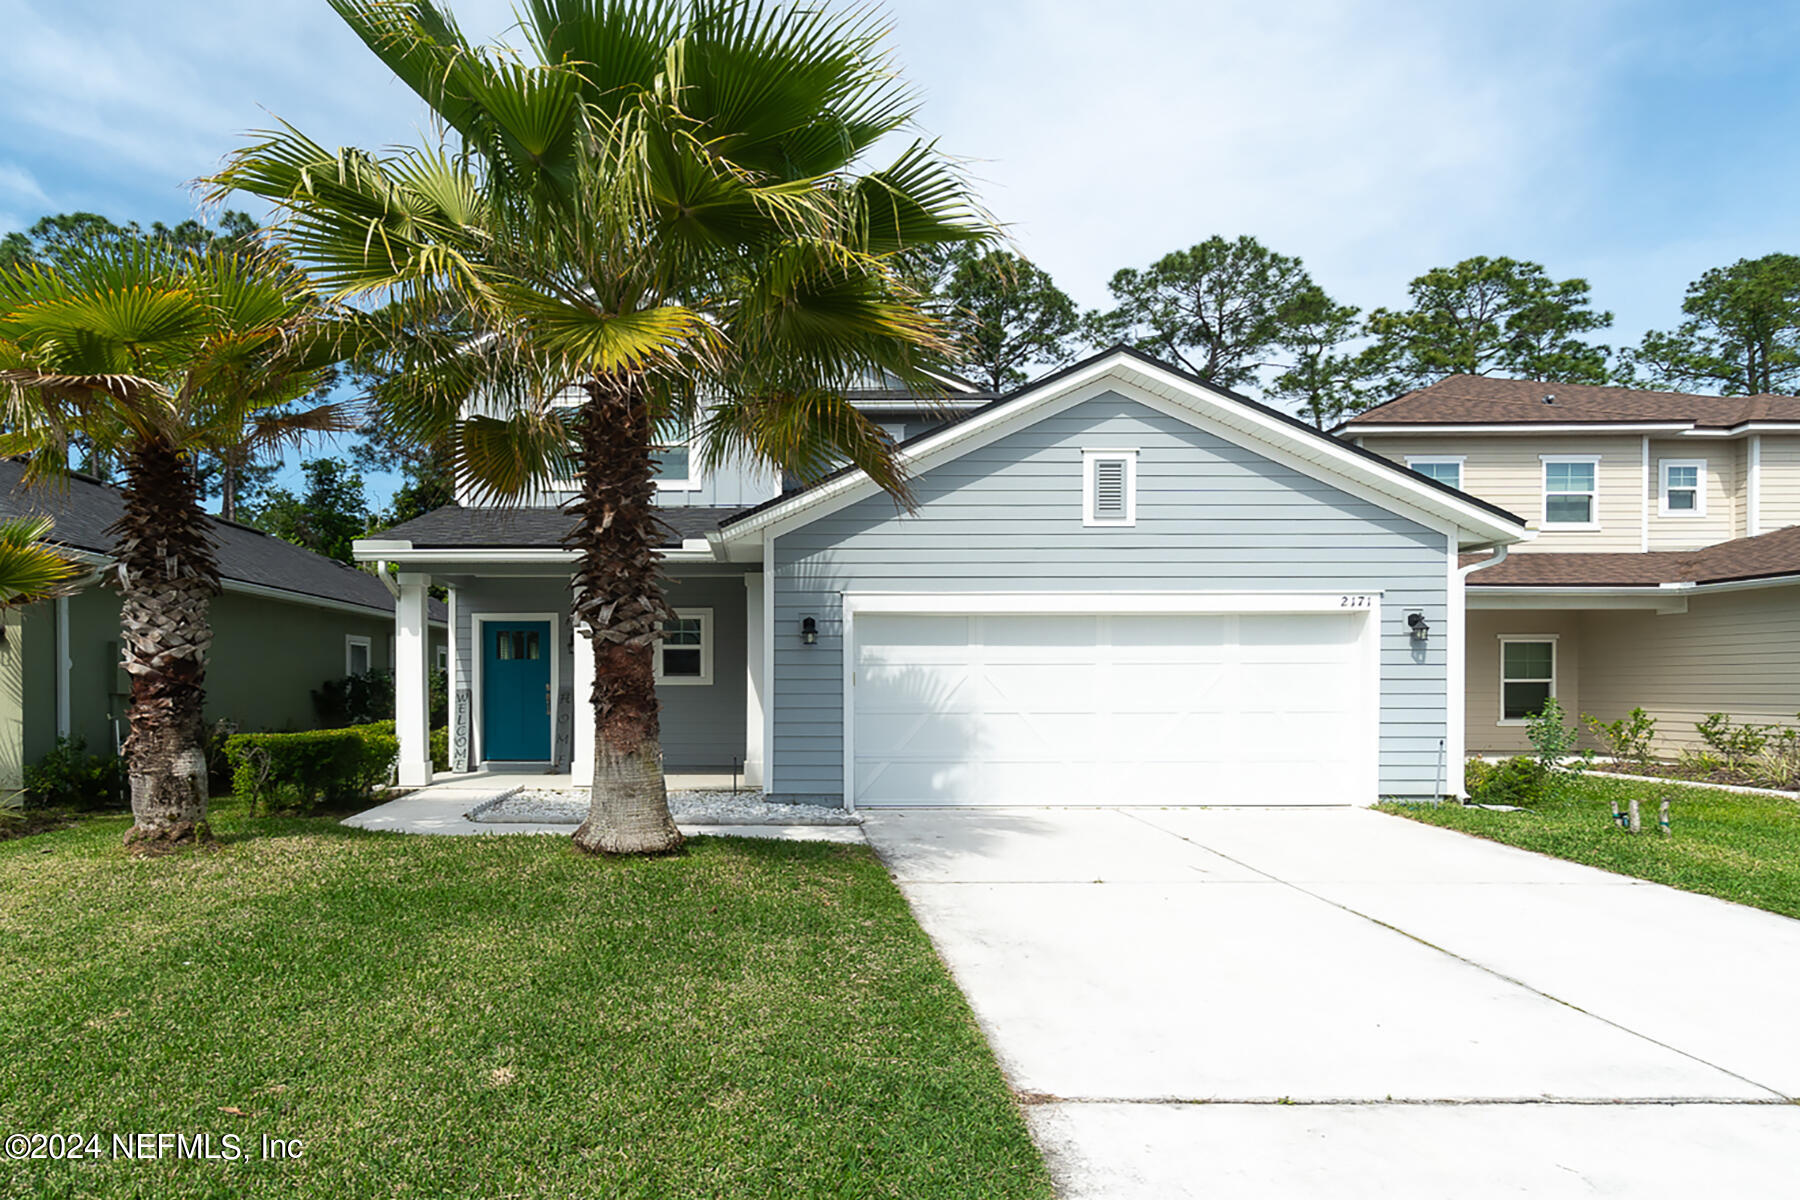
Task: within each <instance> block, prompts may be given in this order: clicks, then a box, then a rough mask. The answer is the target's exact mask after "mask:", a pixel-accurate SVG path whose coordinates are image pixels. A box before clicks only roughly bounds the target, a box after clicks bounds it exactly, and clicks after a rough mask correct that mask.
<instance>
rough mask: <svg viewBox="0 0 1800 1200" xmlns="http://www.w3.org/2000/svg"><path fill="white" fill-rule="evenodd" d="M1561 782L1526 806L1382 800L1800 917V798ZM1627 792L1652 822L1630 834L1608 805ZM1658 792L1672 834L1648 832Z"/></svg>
mask: <svg viewBox="0 0 1800 1200" xmlns="http://www.w3.org/2000/svg"><path fill="white" fill-rule="evenodd" d="M1567 790H1568V796H1567V797H1566V798H1565V799H1563V800H1560V801H1545V802H1543V803H1542V804H1540V805H1538V806H1537V807H1536V808H1533V809H1530V810H1528V811H1525V812H1510V813H1509V812H1489V811H1487V810H1486V809H1480V808H1467V807H1463V806H1460V805H1450V804H1446V805H1430V804H1384V805H1382V806H1381V808H1382V809H1383V810H1384V811H1386V812H1391V813H1398V814H1400V815H1401V816H1405V817H1411V818H1412V819H1413V820H1415V821H1423V822H1425V823H1426V824H1428V825H1442V826H1444V827H1446V828H1448V829H1460V830H1462V831H1463V832H1464V833H1472V834H1475V835H1476V836H1478V837H1485V838H1492V839H1493V840H1494V841H1497V842H1505V843H1506V844H1507V845H1509V846H1519V847H1521V848H1523V849H1526V850H1537V851H1540V852H1541V853H1544V854H1554V855H1555V856H1556V857H1558V858H1566V859H1570V860H1572V861H1574V862H1579V863H1587V864H1588V865H1590V866H1595V867H1602V868H1604V869H1606V870H1608V871H1617V872H1619V873H1620V874H1622V875H1635V876H1637V877H1638V878H1640V879H1652V880H1655V881H1656V882H1658V883H1666V884H1668V885H1670V886H1671V887H1678V888H1685V889H1687V890H1688V891H1690V892H1705V893H1706V894H1707V895H1709V896H1719V897H1722V898H1723V899H1726V900H1735V901H1737V902H1738V903H1739V904H1750V905H1754V906H1755V907H1757V908H1766V909H1768V910H1769V911H1770V912H1775V913H1781V914H1783V915H1784V916H1789V917H1800V804H1796V803H1795V802H1794V801H1792V800H1788V799H1785V798H1782V797H1776V796H1745V795H1738V794H1736V793H1733V792H1724V791H1716V790H1714V789H1711V788H1692V787H1679V786H1671V785H1665V784H1653V783H1633V782H1630V781H1627V780H1617V779H1607V778H1605V777H1604V776H1598V775H1596V776H1587V777H1583V778H1581V779H1579V780H1575V781H1572V782H1571V784H1570V785H1569V787H1568V789H1567ZM1632 796H1636V797H1637V798H1638V805H1639V807H1640V810H1641V811H1642V813H1643V819H1644V824H1645V826H1646V828H1648V829H1650V830H1652V831H1651V832H1647V833H1643V834H1639V835H1638V836H1636V837H1633V836H1631V835H1630V834H1628V833H1625V832H1623V831H1622V830H1620V829H1618V828H1616V827H1614V826H1613V825H1612V821H1611V808H1610V805H1609V802H1610V801H1611V800H1613V799H1617V800H1618V802H1619V807H1620V808H1621V809H1623V808H1625V806H1626V803H1627V801H1628V800H1629V799H1630V797H1632ZM1664 796H1667V797H1669V798H1670V800H1671V813H1672V817H1671V820H1670V824H1671V826H1672V827H1673V830H1674V833H1673V834H1672V835H1671V836H1669V837H1663V836H1662V835H1661V834H1658V833H1656V832H1654V827H1655V824H1656V810H1657V806H1658V805H1659V804H1660V803H1661V802H1662V799H1663V797H1664Z"/></svg>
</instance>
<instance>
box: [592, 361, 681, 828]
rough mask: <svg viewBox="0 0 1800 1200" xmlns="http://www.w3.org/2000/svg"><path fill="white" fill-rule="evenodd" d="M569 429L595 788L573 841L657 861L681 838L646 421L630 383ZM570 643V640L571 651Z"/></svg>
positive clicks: (596, 399)
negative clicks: (669, 754) (588, 649)
mask: <svg viewBox="0 0 1800 1200" xmlns="http://www.w3.org/2000/svg"><path fill="white" fill-rule="evenodd" d="M587 391H588V399H587V403H586V404H584V405H583V406H582V409H581V415H580V418H579V422H580V423H579V426H578V428H577V439H578V445H579V457H580V469H581V495H580V497H579V498H578V499H577V500H576V501H575V504H574V506H573V507H574V511H575V513H576V516H577V521H576V526H575V529H574V530H573V532H571V533H570V535H569V538H570V543H571V544H572V545H573V546H574V547H575V549H576V550H577V551H579V553H580V561H579V563H578V565H577V566H576V571H575V621H576V624H577V625H578V626H580V625H586V626H587V627H588V628H589V629H590V630H592V635H593V652H594V691H593V703H594V725H595V729H594V780H593V793H592V798H591V799H590V801H589V804H588V815H587V820H585V821H583V822H582V823H581V828H579V829H577V830H576V831H575V845H576V846H577V847H579V848H580V849H582V850H585V851H587V852H589V853H590V854H593V853H600V854H666V853H669V852H670V851H674V850H679V849H680V848H681V844H682V837H681V831H680V830H679V829H677V828H675V820H674V818H673V817H671V816H670V815H669V797H668V792H667V791H666V790H665V788H664V784H663V760H662V728H661V721H660V711H659V708H658V706H657V700H656V671H655V666H654V662H653V657H652V656H653V653H654V649H655V646H656V639H657V638H658V637H660V636H661V633H662V622H663V621H664V620H666V619H667V618H669V617H671V616H673V615H674V614H673V612H672V611H671V610H670V608H669V602H668V600H667V599H666V598H665V597H664V595H663V589H662V570H661V566H662V553H661V551H660V550H658V549H657V547H658V546H660V545H661V544H662V540H663V537H662V535H663V525H662V521H661V520H660V519H659V518H658V517H657V515H656V505H655V503H654V501H655V497H656V478H655V475H654V473H653V471H652V467H651V461H650V448H651V442H650V432H651V429H650V415H649V410H648V407H647V406H646V404H645V401H644V397H643V395H642V392H641V389H640V388H639V387H638V386H637V385H636V384H635V382H634V381H632V380H629V379H619V378H614V379H605V380H599V381H596V382H594V383H592V384H589V385H588V388H587ZM579 644H580V640H579V639H577V646H579Z"/></svg>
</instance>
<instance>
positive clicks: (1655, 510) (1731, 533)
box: [1640, 438, 1744, 550]
mask: <svg viewBox="0 0 1800 1200" xmlns="http://www.w3.org/2000/svg"><path fill="white" fill-rule="evenodd" d="M1743 452H1744V443H1742V442H1703V441H1698V440H1697V439H1694V438H1688V439H1686V440H1683V441H1658V440H1652V441H1651V443H1650V486H1649V491H1648V492H1647V494H1646V496H1647V499H1648V500H1649V504H1650V549H1652V550H1695V549H1698V548H1699V547H1701V546H1711V545H1715V544H1716V543H1719V542H1729V541H1730V540H1731V539H1732V538H1735V537H1742V536H1744V534H1743V490H1742V488H1743V474H1742V472H1741V471H1740V469H1739V467H1738V462H1739V458H1740V456H1741V455H1742V454H1743ZM1640 453H1641V451H1640ZM1668 459H1680V460H1684V461H1699V462H1704V463H1705V464H1706V515H1705V516H1704V517H1665V516H1661V515H1660V513H1659V508H1660V504H1659V501H1660V499H1661V491H1662V464H1663V462H1664V461H1665V460H1668Z"/></svg>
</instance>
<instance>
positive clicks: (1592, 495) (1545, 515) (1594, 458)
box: [1538, 454, 1600, 533]
mask: <svg viewBox="0 0 1800 1200" xmlns="http://www.w3.org/2000/svg"><path fill="white" fill-rule="evenodd" d="M1538 462H1539V464H1540V465H1539V467H1538V490H1539V492H1540V494H1541V495H1542V498H1543V499H1542V507H1541V508H1540V509H1539V512H1538V526H1539V528H1542V529H1558V530H1563V531H1565V532H1571V533H1579V532H1593V531H1597V530H1598V529H1599V528H1600V456H1599V455H1598V454H1540V455H1538ZM1551 463H1591V464H1593V467H1594V488H1593V490H1592V491H1590V492H1558V493H1556V494H1557V495H1559V496H1583V495H1585V496H1586V497H1588V518H1589V519H1588V520H1586V521H1552V520H1551V519H1550V464H1551Z"/></svg>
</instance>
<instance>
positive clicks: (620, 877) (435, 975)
mask: <svg viewBox="0 0 1800 1200" xmlns="http://www.w3.org/2000/svg"><path fill="white" fill-rule="evenodd" d="M125 826H126V822H125V821H124V820H123V819H112V818H106V819H88V820H85V821H83V822H82V823H81V824H80V825H78V826H77V827H75V828H71V829H64V830H60V831H56V832H51V833H45V834H39V835H37V836H33V837H28V838H21V839H18V840H15V841H9V842H4V843H0V1133H14V1132H18V1131H34V1130H41V1131H45V1132H62V1133H76V1132H79V1133H81V1134H84V1135H85V1134H91V1133H99V1134H101V1135H103V1141H106V1142H107V1149H108V1152H109V1153H110V1149H111V1145H110V1135H112V1134H114V1133H120V1134H135V1133H164V1132H167V1133H186V1134H195V1133H208V1132H210V1133H212V1134H214V1135H215V1146H217V1145H220V1144H222V1137H223V1135H225V1134H228V1133H230V1134H236V1135H238V1137H239V1138H240V1139H242V1140H241V1143H240V1145H241V1146H242V1147H244V1148H245V1149H246V1150H249V1151H251V1153H250V1154H249V1155H248V1160H247V1161H243V1162H239V1163H235V1164H228V1163H221V1162H180V1161H173V1160H166V1161H162V1162H135V1163H133V1162H123V1161H101V1162H89V1163H81V1164H78V1165H71V1164H67V1163H56V1164H48V1163H41V1162H25V1163H20V1162H8V1163H5V1164H4V1165H0V1196H8V1197H13V1196H33V1197H36V1196H58V1197H60V1196H80V1197H90V1196H134V1197H136V1196H141V1197H146V1198H150V1197H154V1198H156V1200H164V1198H174V1197H201V1196H205V1197H213V1196H217V1197H239V1196H316V1197H331V1198H332V1200H363V1198H365V1197H377V1196H411V1197H439V1196H454V1197H539V1196H542V1197H559V1198H565V1197H566V1198H583V1200H585V1198H590V1197H591V1198H599V1197H646V1198H655V1200H672V1198H675V1197H690V1196H691V1197H701V1196H704V1197H731V1198H736V1197H759V1196H768V1197H794V1196H830V1197H856V1196H893V1197H906V1198H909V1200H912V1198H918V1197H958V1198H965V1197H983V1198H989V1197H994V1198H999V1197H1049V1196H1050V1195H1051V1189H1050V1184H1049V1182H1048V1178H1047V1176H1046V1174H1045V1171H1044V1167H1043V1164H1042V1162H1041V1161H1040V1159H1039V1157H1038V1155H1037V1152H1036V1150H1035V1149H1034V1148H1033V1146H1032V1144H1031V1141H1030V1139H1029V1137H1028V1136H1027V1133H1026V1130H1025V1125H1024V1122H1023V1119H1022V1118H1021V1116H1020V1113H1019V1110H1018V1108H1017V1106H1016V1105H1015V1103H1014V1101H1013V1098H1012V1096H1011V1095H1010V1094H1009V1092H1008V1091H1007V1088H1006V1085H1005V1083H1004V1081H1003V1080H1002V1078H1001V1076H1000V1073H999V1071H998V1069H997V1068H996V1066H995V1064H994V1061H993V1058H992V1056H991V1054H990V1053H989V1051H988V1049H987V1046H986V1043H985V1042H984V1041H983V1040H982V1037H981V1034H980V1031H979V1030H978V1029H977V1027H976V1025H975V1022H974V1020H973V1019H972V1017H971V1015H970V1013H969V1011H968V1008H967V1006H966V1005H965V1004H964V1002H963V999H962V997H961V995H960V994H959V993H958V992H957V990H956V988H955V986H954V985H953V984H952V982H951V980H950V978H949V976H948V975H947V974H946V972H945V970H944V968H943V965H942V964H941V963H940V962H939V961H938V959H937V957H936V955H935V953H934V952H933V950H932V948H931V945H930V943H929V942H928V941H927V939H926V937H925V935H924V933H923V932H922V931H921V930H920V929H919V927H918V925H917V924H916V923H915V922H914V921H913V919H912V917H911V915H910V913H909V912H908V910H907V907H906V904H905V901H904V900H903V899H902V898H901V896H900V894H899V893H898V891H897V890H896V889H895V888H894V886H893V884H892V883H891V881H890V880H889V879H888V877H887V875H886V873H885V872H884V871H883V870H882V868H881V867H880V865H879V864H878V863H877V861H876V860H875V858H874V856H873V855H872V854H871V853H870V852H869V851H867V850H866V849H864V848H862V847H846V846H832V845H823V844H792V843H779V842H749V841H738V840H724V839H702V840H698V841H696V842H694V843H692V844H691V849H690V851H689V852H688V853H687V854H685V855H683V856H680V857H676V858H669V859H659V860H645V861H603V860H594V859H587V858H582V857H578V856H577V855H576V854H575V853H574V852H573V851H572V850H571V849H570V847H569V845H568V843H567V841H566V839H562V838H537V837H491V838H452V837H443V838H437V837H401V836H396V835H384V834H371V833H365V832H361V831H356V830H350V829H345V828H342V827H339V826H337V825H335V824H332V823H330V822H328V821H324V820H300V819H279V818H277V819H269V818H262V819H248V818H245V817H244V816H242V815H241V814H235V813H233V812H230V811H225V812H222V813H220V814H219V815H218V817H217V819H216V822H215V827H216V828H217V829H218V831H219V833H220V835H221V838H222V841H223V843H224V844H223V848H222V849H221V850H220V851H219V852H217V853H214V854H204V855H198V856H194V855H190V856H183V857H174V858H164V859H150V860H130V859H127V858H126V857H125V856H124V855H123V854H122V853H121V852H120V849H119V839H120V836H121V834H122V833H123V831H124V829H125ZM226 1110H237V1112H236V1113H234V1112H230V1111H226ZM238 1113H241V1114H242V1115H238ZM263 1135H269V1136H271V1137H276V1138H284V1139H291V1138H300V1139H302V1140H303V1144H304V1158H303V1159H301V1160H300V1161H298V1162H287V1163H274V1162H269V1161H259V1160H258V1154H260V1146H261V1142H260V1139H261V1137H262V1136H263Z"/></svg>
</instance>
